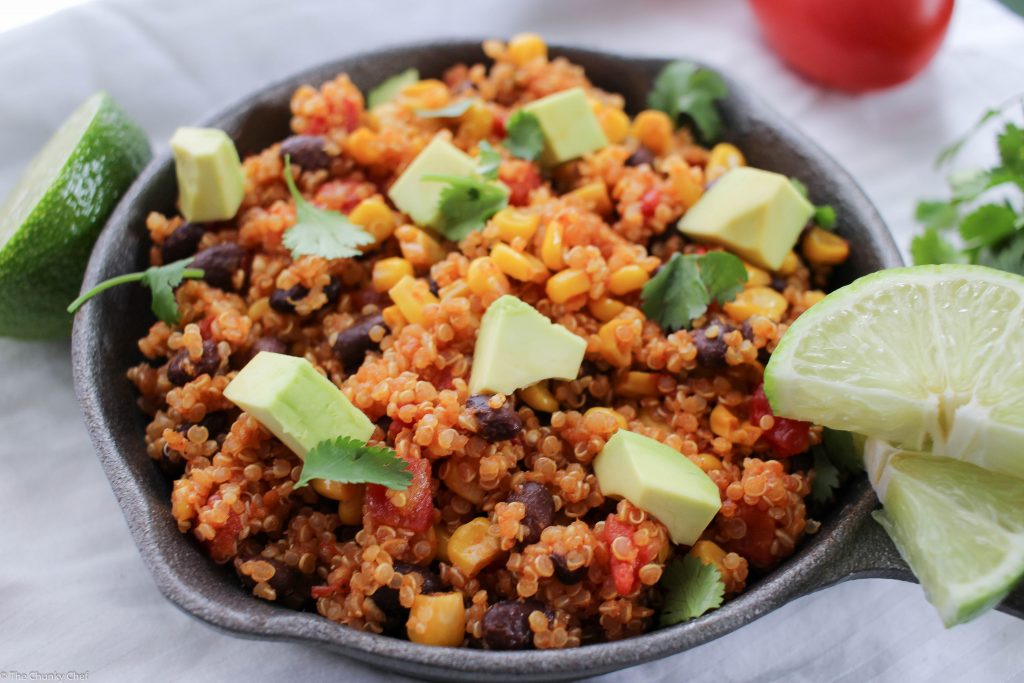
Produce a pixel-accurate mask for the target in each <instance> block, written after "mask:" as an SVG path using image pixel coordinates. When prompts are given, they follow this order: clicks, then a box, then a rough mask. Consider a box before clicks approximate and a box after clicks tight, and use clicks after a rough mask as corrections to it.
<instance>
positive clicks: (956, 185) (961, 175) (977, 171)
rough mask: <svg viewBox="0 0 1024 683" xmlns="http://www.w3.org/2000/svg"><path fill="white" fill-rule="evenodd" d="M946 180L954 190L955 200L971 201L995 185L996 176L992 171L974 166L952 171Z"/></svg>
mask: <svg viewBox="0 0 1024 683" xmlns="http://www.w3.org/2000/svg"><path fill="white" fill-rule="evenodd" d="M946 180H947V182H948V183H949V189H950V190H952V191H953V201H954V202H970V201H973V200H974V199H977V198H978V196H979V195H981V193H982V192H984V191H985V190H987V189H989V188H990V187H993V180H994V178H993V175H992V173H991V172H990V171H986V170H985V169H981V168H972V169H966V170H962V171H956V172H955V173H951V174H950V175H949V177H948V178H947V179H946Z"/></svg>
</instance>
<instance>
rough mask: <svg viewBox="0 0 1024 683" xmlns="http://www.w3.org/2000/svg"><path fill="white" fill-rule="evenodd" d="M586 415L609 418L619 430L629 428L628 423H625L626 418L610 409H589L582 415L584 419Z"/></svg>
mask: <svg viewBox="0 0 1024 683" xmlns="http://www.w3.org/2000/svg"><path fill="white" fill-rule="evenodd" d="M587 415H601V416H607V417H610V418H611V419H613V420H615V424H616V425H618V428H619V429H625V428H626V427H628V426H629V423H628V422H627V421H626V416H625V415H623V414H622V413H620V412H619V411H617V410H612V409H611V408H605V407H603V406H600V407H596V408H589V409H588V410H587V412H585V413H583V417H584V419H585V418H586V417H587Z"/></svg>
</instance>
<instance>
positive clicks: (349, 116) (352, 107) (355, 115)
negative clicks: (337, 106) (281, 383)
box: [341, 97, 362, 133]
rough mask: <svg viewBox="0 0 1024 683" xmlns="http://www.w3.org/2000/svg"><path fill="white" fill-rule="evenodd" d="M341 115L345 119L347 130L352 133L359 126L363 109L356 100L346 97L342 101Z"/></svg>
mask: <svg viewBox="0 0 1024 683" xmlns="http://www.w3.org/2000/svg"><path fill="white" fill-rule="evenodd" d="M341 115H342V117H343V118H344V119H345V130H347V131H348V132H349V133H351V132H352V131H354V130H355V129H356V128H357V127H358V126H359V117H360V116H361V115H362V110H361V108H360V107H359V104H358V103H357V102H356V101H355V100H353V99H352V98H350V97H346V98H345V99H343V100H342V101H341Z"/></svg>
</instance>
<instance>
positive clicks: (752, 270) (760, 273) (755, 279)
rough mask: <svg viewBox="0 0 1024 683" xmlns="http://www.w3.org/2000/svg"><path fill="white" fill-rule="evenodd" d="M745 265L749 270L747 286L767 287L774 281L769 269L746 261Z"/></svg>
mask: <svg viewBox="0 0 1024 683" xmlns="http://www.w3.org/2000/svg"><path fill="white" fill-rule="evenodd" d="M743 267H744V268H745V269H746V270H747V287H767V286H768V285H770V284H771V283H772V276H771V275H769V274H768V271H767V270H762V269H760V268H758V267H757V266H752V265H750V264H749V263H747V262H746V261H744V262H743Z"/></svg>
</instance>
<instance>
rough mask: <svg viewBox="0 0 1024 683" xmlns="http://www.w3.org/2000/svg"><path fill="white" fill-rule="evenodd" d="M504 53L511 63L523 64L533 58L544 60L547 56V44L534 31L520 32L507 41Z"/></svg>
mask: <svg viewBox="0 0 1024 683" xmlns="http://www.w3.org/2000/svg"><path fill="white" fill-rule="evenodd" d="M506 54H507V55H508V58H509V60H511V62H512V63H513V64H515V65H516V66H523V65H524V64H528V63H530V62H532V61H533V60H535V59H544V60H545V61H546V60H547V58H548V46H547V43H545V42H544V39H543V38H541V37H540V36H538V35H537V34H536V33H520V34H519V35H517V36H513V37H512V40H510V41H509V42H508V51H507V52H506Z"/></svg>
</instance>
